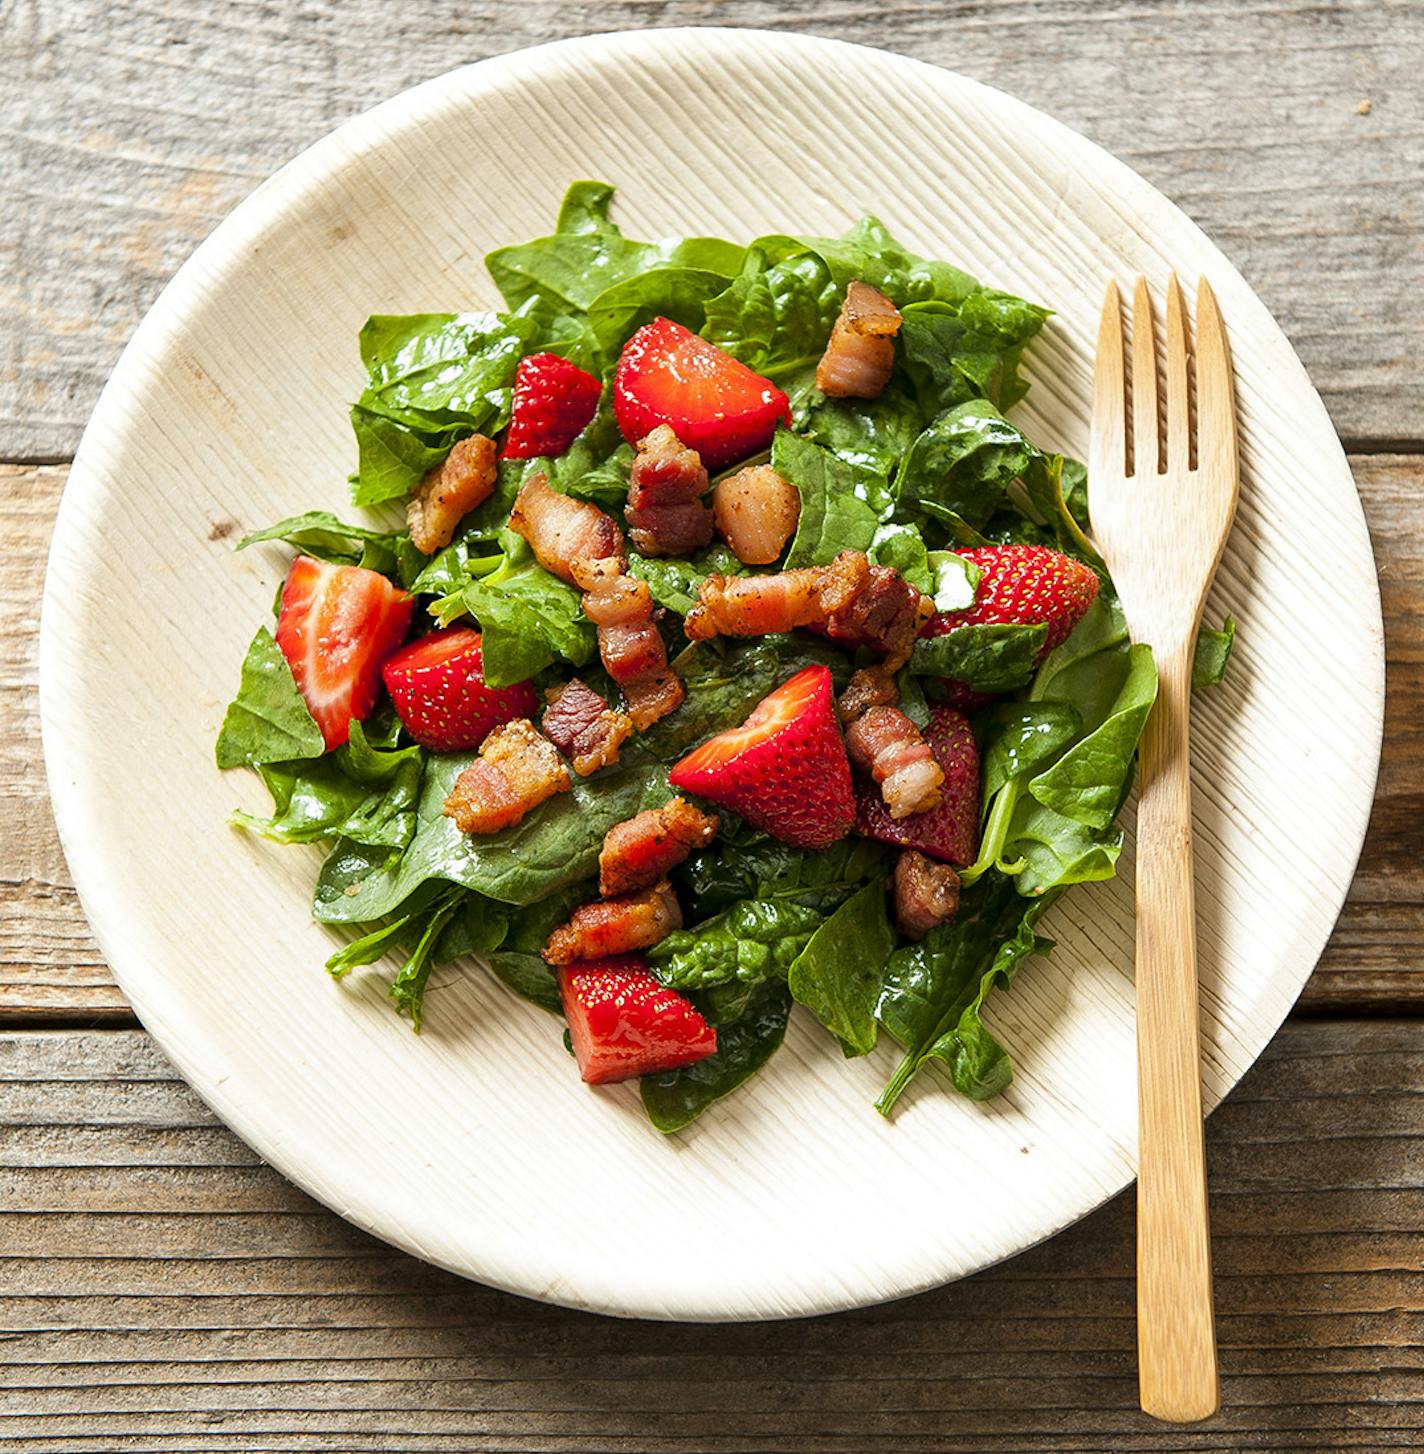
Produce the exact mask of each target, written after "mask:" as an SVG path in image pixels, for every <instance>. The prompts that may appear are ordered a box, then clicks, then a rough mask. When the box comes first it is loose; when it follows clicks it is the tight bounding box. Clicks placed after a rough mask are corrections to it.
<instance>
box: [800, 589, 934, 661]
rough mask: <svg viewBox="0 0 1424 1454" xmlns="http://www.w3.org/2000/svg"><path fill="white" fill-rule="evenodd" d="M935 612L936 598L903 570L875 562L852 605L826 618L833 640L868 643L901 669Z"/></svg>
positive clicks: (827, 629) (867, 644)
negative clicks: (918, 587)
mask: <svg viewBox="0 0 1424 1454" xmlns="http://www.w3.org/2000/svg"><path fill="white" fill-rule="evenodd" d="M932 615H934V601H933V599H932V598H931V597H929V596H922V595H921V594H920V592H919V591H918V590H916V588H915V587H914V586H912V585H911V584H910V583H909V581H907V580H906V579H905V578H904V576H902V575H901V574H900V572H899V571H897V570H895V569H893V568H892V567H890V566H888V565H872V566H870V567H869V569H868V570H867V571H866V575H865V580H864V582H863V583H862V584H861V587H860V589H859V590H858V591H857V592H856V593H855V596H854V598H853V599H852V600H851V601H850V603H849V604H848V605H846V606H845V607H844V608H842V609H841V610H839V611H836V612H835V613H834V614H833V615H832V616H831V617H830V619H829V620H828V621H827V622H826V635H827V636H829V637H830V638H831V639H832V640H833V641H844V642H846V643H848V644H851V645H854V646H868V647H870V648H872V650H875V651H878V652H880V654H881V655H882V656H883V657H884V658H885V660H884V663H883V665H884V666H885V667H886V669H887V670H889V671H899V669H900V668H901V667H902V666H904V664H905V663H906V662H907V661H909V659H910V653H911V652H912V651H913V650H914V647H915V639H916V638H917V637H918V636H919V634H920V627H922V626H923V625H924V624H925V622H926V621H928V620H929V618H930V617H931V616H932Z"/></svg>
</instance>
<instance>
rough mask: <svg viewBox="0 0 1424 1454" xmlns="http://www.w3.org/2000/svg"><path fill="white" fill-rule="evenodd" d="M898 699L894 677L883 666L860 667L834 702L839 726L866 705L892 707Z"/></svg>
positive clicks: (854, 717)
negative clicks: (839, 722)
mask: <svg viewBox="0 0 1424 1454" xmlns="http://www.w3.org/2000/svg"><path fill="white" fill-rule="evenodd" d="M899 700H900V689H899V688H898V687H897V686H896V685H895V679H894V677H892V676H891V675H890V673H889V672H888V671H886V670H885V668H884V667H883V666H867V667H862V668H861V669H860V670H859V671H858V672H856V673H855V675H854V676H852V677H851V679H850V682H849V684H848V685H847V687H846V689H845V691H843V692H842V693H841V695H840V700H839V701H838V702H837V703H836V715H837V716H838V717H839V718H840V719H841V726H843V727H844V726H846V725H847V724H848V723H851V722H854V721H855V719H856V718H857V717H859V716H860V715H861V713H862V712H864V711H865V710H866V708H867V707H893V706H894V705H895V703H896V702H898V701H899Z"/></svg>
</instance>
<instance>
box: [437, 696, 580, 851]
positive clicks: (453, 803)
mask: <svg viewBox="0 0 1424 1454" xmlns="http://www.w3.org/2000/svg"><path fill="white" fill-rule="evenodd" d="M571 786H572V780H571V779H570V777H569V770H568V768H566V767H565V766H564V762H563V759H562V758H561V757H560V756H559V754H558V752H557V751H555V749H554V744H553V743H552V742H550V741H549V740H548V738H546V737H542V736H540V734H539V733H538V731H536V729H535V727H534V724H533V723H532V722H530V721H529V719H528V718H527V717H517V718H515V720H514V721H513V722H506V723H505V724H504V726H503V727H496V728H495V729H494V731H493V732H491V733H490V735H489V736H488V737H486V738H485V740H484V743H483V745H482V746H481V747H480V755H479V756H478V757H477V758H476V759H475V760H474V761H473V762H472V763H471V764H470V765H469V767H467V768H466V769H465V770H464V772H462V773H461V774H460V776H459V777H457V778H456V779H455V786H454V787H453V788H452V789H451V790H450V795H449V797H447V798H446V799H445V816H446V817H447V818H453V819H454V820H455V826H456V827H457V828H458V829H459V830H460V832H461V833H497V832H499V830H500V829H501V828H510V827H512V826H513V825H514V824H515V823H517V822H519V820H520V819H521V818H522V817H523V816H524V815H525V814H526V813H527V812H529V810H530V809H531V808H537V807H538V806H539V804H540V803H542V802H543V801H544V800H545V799H546V798H552V797H553V796H554V794H555V793H563V792H567V791H568V789H569V788H570V787H571Z"/></svg>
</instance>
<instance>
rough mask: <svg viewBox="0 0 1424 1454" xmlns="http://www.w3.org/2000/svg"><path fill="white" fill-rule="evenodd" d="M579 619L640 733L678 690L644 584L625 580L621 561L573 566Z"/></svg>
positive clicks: (677, 700)
mask: <svg viewBox="0 0 1424 1454" xmlns="http://www.w3.org/2000/svg"><path fill="white" fill-rule="evenodd" d="M573 577H574V582H575V584H576V585H577V586H578V587H579V588H580V589H581V590H582V591H583V593H584V596H583V609H584V615H586V616H587V617H588V619H589V620H590V621H592V622H593V624H594V625H595V626H596V627H597V628H598V654H599V656H600V657H601V658H602V660H603V665H604V669H605V670H606V671H607V672H608V675H609V676H611V677H612V678H613V680H614V681H615V682H617V683H618V685H619V687H620V688H621V689H622V692H623V696H624V699H625V700H626V701H627V703H628V714H629V716H631V717H632V719H633V725H634V726H635V727H637V729H638V731H639V732H646V731H647V729H648V728H649V727H651V726H652V725H653V723H654V722H656V721H658V719H659V718H661V717H666V716H667V714H668V713H669V712H671V711H673V710H674V708H676V707H677V706H679V705H680V704H681V702H682V698H683V685H682V681H681V679H680V678H679V677H678V675H677V673H676V672H674V671H673V669H672V668H671V667H670V666H669V665H668V659H667V649H666V648H665V647H664V646H663V638H662V635H661V633H660V632H659V631H658V627H657V621H656V619H655V613H654V611H653V597H652V593H651V592H650V591H649V590H648V583H647V582H646V581H640V580H638V579H636V578H635V577H633V576H630V575H626V574H625V573H624V571H623V566H622V563H621V562H620V561H616V560H611V559H610V560H576V561H575V562H574V566H573Z"/></svg>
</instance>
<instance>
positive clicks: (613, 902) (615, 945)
mask: <svg viewBox="0 0 1424 1454" xmlns="http://www.w3.org/2000/svg"><path fill="white" fill-rule="evenodd" d="M681 927H682V910H681V909H680V908H679V907H678V902H677V895H676V894H674V893H673V891H672V886H671V885H670V884H669V883H668V881H667V880H666V879H662V880H661V881H660V882H658V883H655V884H654V885H653V886H652V888H650V889H644V890H643V891H642V892H641V893H636V894H620V895H619V896H618V897H617V898H612V899H597V900H595V901H594V902H593V903H591V904H582V905H580V906H579V907H578V908H577V909H575V910H574V912H573V915H572V916H571V917H570V919H569V922H568V923H567V924H560V925H559V927H558V928H557V929H555V930H554V932H553V933H552V934H550V935H549V940H548V943H546V944H545V945H544V950H543V954H544V958H545V960H547V961H548V963H550V964H577V963H578V962H579V961H581V960H585V959H605V958H607V957H608V956H609V955H613V954H627V953H629V952H630V951H631V950H634V949H648V948H650V947H651V946H652V945H654V944H657V943H659V942H660V941H661V940H663V939H666V938H667V936H668V935H669V934H671V933H672V931H673V930H674V929H680V928H681Z"/></svg>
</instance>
